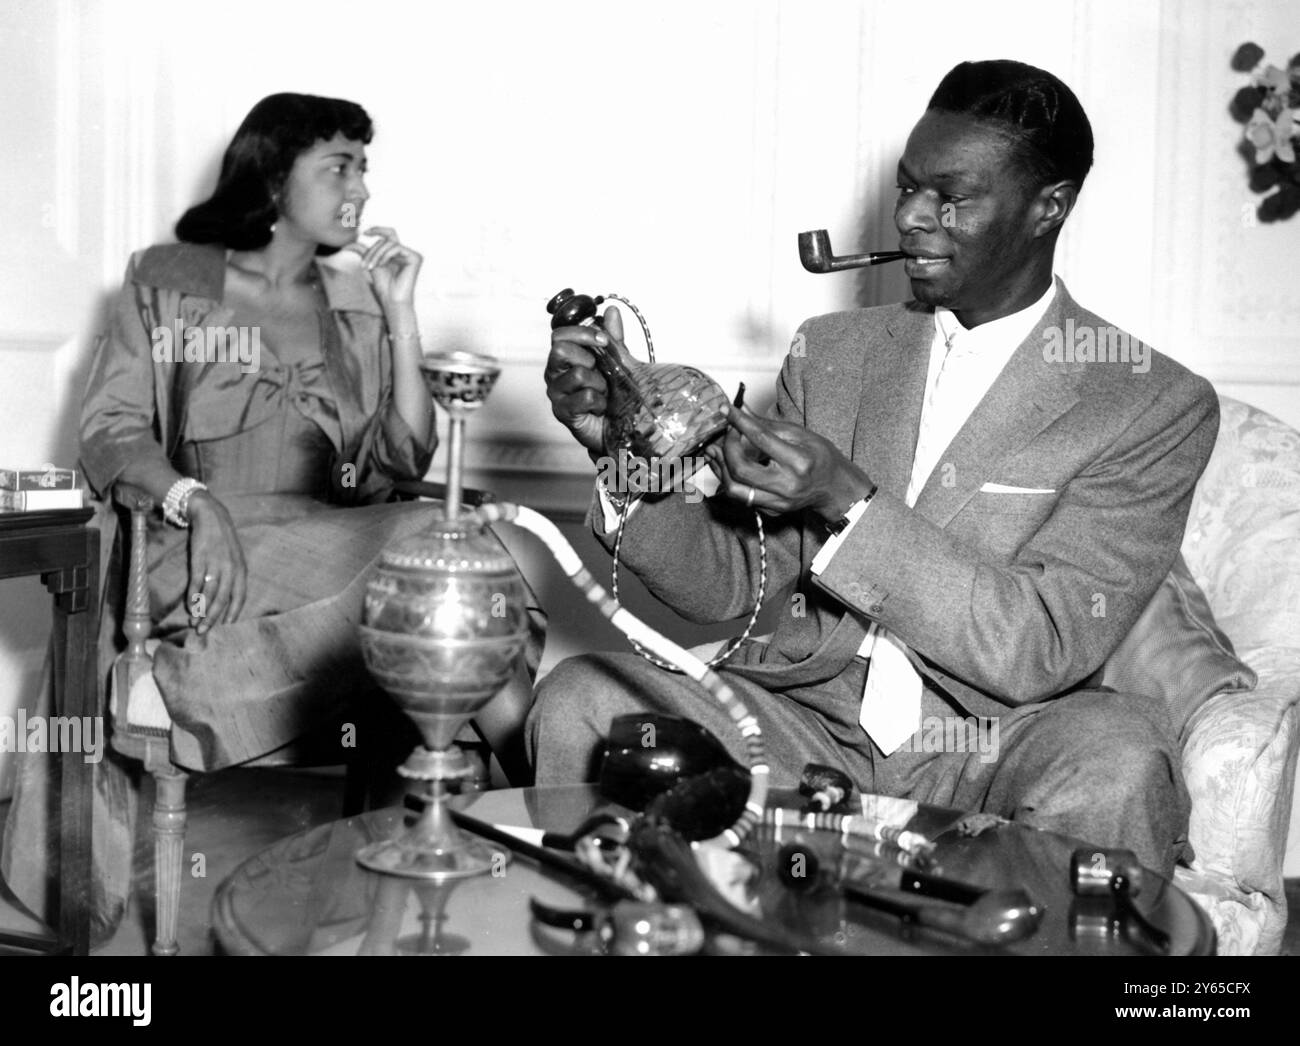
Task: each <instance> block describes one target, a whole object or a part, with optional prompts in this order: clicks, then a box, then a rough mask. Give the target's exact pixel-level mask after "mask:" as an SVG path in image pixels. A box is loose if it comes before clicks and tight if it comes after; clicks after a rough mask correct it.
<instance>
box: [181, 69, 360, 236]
mask: <svg viewBox="0 0 1300 1046" xmlns="http://www.w3.org/2000/svg"><path fill="white" fill-rule="evenodd" d="M336 134H342V135H343V137H344V138H347V139H348V140H349V141H355V142H361V143H362V144H364V145H369V144H370V139H371V138H372V137H373V135H374V127H373V125H372V124H371V122H370V117H369V116H368V115H367V114H366V111H365V110H364V109H362V108H361V106H359V105H357V104H356V103H355V102H347V101H344V100H342V99H340V98H319V97H317V96H316V95H311V94H288V93H285V94H272V95H268V96H267V97H265V98H263V99H262V100H261V101H260V102H258V103H257V104H256V105H255V106H253V108H252V109H251V110H250V111H249V113H248V115H247V116H246V117H244V122H243V123H241V124H240V125H239V129H238V130H237V131H236V132H235V137H234V139H233V140H232V141H231V143H230V146H229V147H228V148H227V149H226V154H225V156H224V157H222V160H221V174H220V176H219V177H218V178H217V187H216V189H215V190H214V191H213V193H212V195H211V196H210V197H209V198H208V199H206V200H204V201H203V202H202V203H199V204H195V205H194V206H193V207H191V208H190V209H189V210H188V211H186V212H185V214H184V215H183V216H182V217H181V220H180V221H178V222H177V223H176V238H177V239H178V240H180V241H182V242H183V243H217V244H220V245H221V246H223V247H228V248H230V249H231V250H236V251H247V250H256V249H257V248H259V247H265V246H266V245H267V244H268V243H270V242H271V225H272V223H274V222H275V220H276V218H278V217H279V214H280V208H279V207H278V206H277V204H276V196H277V194H278V193H279V192H280V191H281V189H283V188H284V183H285V180H286V179H287V178H288V177H289V172H290V170H292V169H293V162H294V161H295V160H296V159H298V157H299V156H300V155H301V154H302V153H304V152H306V151H307V150H308V149H310V148H311V147H312V146H313V145H315V144H316V143H317V142H328V141H329V140H330V139H331V138H333V137H334V136H335V135H336ZM317 253H318V254H333V253H334V249H332V248H329V247H321V248H318V250H317Z"/></svg>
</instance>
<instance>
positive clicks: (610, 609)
mask: <svg viewBox="0 0 1300 1046" xmlns="http://www.w3.org/2000/svg"><path fill="white" fill-rule="evenodd" d="M420 369H421V372H422V373H423V375H424V378H425V382H426V384H427V385H428V386H429V390H430V393H431V395H432V396H433V398H434V401H435V402H436V403H437V404H438V405H439V406H441V407H442V408H443V409H444V410H445V411H446V412H447V413H448V415H449V416H450V419H451V420H450V425H451V430H450V436H449V440H448V456H447V504H446V510H445V515H444V518H443V519H440V520H437V521H436V522H434V523H433V524H432V525H431V526H430V527H429V528H427V529H426V530H425V531H423V532H422V533H419V534H416V535H413V536H411V537H408V538H405V539H403V540H401V541H398V542H395V543H394V544H392V545H390V546H389V547H387V548H386V549H385V550H384V551H383V553H382V554H381V555H380V559H379V563H378V564H377V565H376V566H375V568H374V570H373V572H372V574H371V576H370V579H369V581H368V583H367V588H366V596H365V609H364V613H363V617H362V625H361V629H360V632H361V649H362V652H363V654H364V656H365V660H366V665H367V667H368V668H369V670H370V673H371V675H372V676H374V678H375V680H376V681H377V682H378V683H379V684H380V685H381V686H382V687H383V688H384V689H385V690H386V691H387V692H388V694H389V695H390V696H391V697H392V698H393V700H394V701H396V702H397V704H398V705H399V706H400V707H401V708H402V710H403V711H404V712H406V714H407V715H408V716H410V717H411V719H412V721H413V722H414V723H415V725H416V726H417V728H418V729H419V730H420V733H421V736H422V738H423V742H424V743H423V744H422V745H420V746H419V747H417V748H416V750H415V751H414V752H412V754H411V755H410V757H409V758H408V759H407V760H406V762H405V763H403V765H402V766H401V767H399V769H398V772H399V773H400V774H402V775H403V776H404V777H407V778H410V779H412V780H415V781H420V782H424V783H425V784H426V785H427V790H428V795H427V802H426V804H425V808H424V812H423V813H422V814H421V816H420V818H419V820H418V821H417V822H416V823H415V824H414V825H413V826H412V827H411V828H410V829H408V830H407V831H405V832H404V833H403V834H402V835H400V836H398V837H397V838H396V839H391V840H386V841H383V842H378V843H372V844H371V845H369V846H366V847H364V848H363V849H362V850H361V851H359V852H358V854H357V860H358V861H359V862H360V863H361V864H362V865H363V866H364V867H366V868H369V869H371V870H372V871H376V872H380V873H383V874H387V875H396V876H403V877H408V878H418V879H428V880H433V881H447V880H451V879H457V878H464V877H467V876H472V875H479V874H482V873H483V872H486V871H488V870H489V869H490V868H491V867H492V866H493V860H494V858H495V859H496V861H497V862H498V863H499V862H500V861H501V860H502V859H503V856H504V855H503V853H502V851H501V850H499V849H495V848H491V847H489V846H487V845H486V844H484V843H482V842H479V841H478V840H475V839H471V838H470V837H469V836H467V835H466V834H465V833H464V832H462V831H461V830H460V829H459V828H457V827H456V825H455V824H454V823H453V821H452V819H451V816H450V812H449V809H448V807H447V798H448V786H449V785H450V784H451V783H452V782H455V781H457V780H459V779H461V778H463V777H465V776H467V775H468V773H469V772H470V771H469V767H468V765H467V763H466V761H465V759H464V757H463V756H462V755H461V753H460V751H459V750H458V749H456V748H455V747H454V745H453V744H452V741H453V738H455V736H456V734H457V732H458V731H459V729H460V727H461V726H462V725H463V724H464V723H465V722H466V721H467V720H468V719H469V718H470V717H471V716H473V715H474V714H475V713H476V712H477V711H478V710H479V709H481V708H482V707H483V706H484V705H486V704H487V703H488V702H489V701H490V700H491V699H492V698H493V697H494V696H495V695H496V693H497V692H498V691H499V690H500V689H501V688H502V687H503V686H504V685H505V684H506V682H507V681H508V680H509V678H510V676H511V675H512V673H513V672H514V670H515V666H516V662H517V659H518V657H519V655H520V654H521V653H522V651H523V648H524V643H525V640H526V637H527V609H526V589H525V587H524V583H523V579H522V577H521V576H520V574H519V571H518V569H517V568H516V566H515V564H514V560H513V559H512V558H511V557H510V555H509V553H508V552H506V550H505V548H504V547H503V546H502V545H501V543H500V542H499V541H498V540H497V538H496V537H495V535H493V534H492V533H491V531H490V530H489V527H490V526H491V525H492V524H493V523H497V522H503V521H504V522H509V523H514V524H515V525H516V526H519V527H522V528H523V529H525V530H527V531H529V532H530V533H532V534H535V535H536V536H537V537H538V538H540V539H541V541H542V542H543V544H545V545H546V547H547V548H548V549H549V550H550V552H551V554H552V555H554V556H555V558H556V560H557V561H558V562H559V564H560V567H561V568H562V569H563V571H564V573H565V574H566V575H567V576H568V578H569V580H570V581H571V582H573V584H574V585H575V586H576V587H577V588H578V589H579V590H580V591H581V592H582V593H583V595H585V596H586V597H587V599H588V600H589V601H591V602H592V603H594V604H595V605H596V606H597V607H598V608H599V609H600V611H601V613H602V614H604V615H605V616H606V617H607V618H609V620H610V622H611V623H612V624H613V625H614V626H615V627H616V628H618V629H619V631H621V632H622V633H623V634H624V635H626V636H627V637H628V638H629V639H630V640H632V641H633V642H634V643H637V644H639V645H640V646H641V647H642V648H644V649H645V650H646V651H647V652H648V654H650V655H652V656H655V657H657V658H660V659H662V660H663V661H664V662H665V663H667V664H668V665H670V666H672V667H673V668H674V669H675V670H677V671H680V672H683V673H685V674H686V675H688V676H690V677H691V678H692V679H695V680H696V681H697V682H699V683H700V684H701V686H703V687H704V689H705V690H706V691H707V692H708V693H709V694H710V695H711V696H712V697H713V698H714V699H715V700H716V701H718V702H719V703H720V704H721V705H722V706H723V707H724V708H725V709H726V710H727V712H728V714H729V715H730V717H731V719H732V721H733V722H734V723H735V724H736V728H737V730H739V731H740V734H741V736H742V737H743V738H744V740H745V746H746V751H747V756H748V759H747V761H748V764H749V771H750V786H749V797H748V799H747V800H746V803H745V808H744V810H743V812H742V813H741V814H740V816H739V817H738V818H737V819H736V821H735V823H734V824H732V825H731V826H730V827H728V828H727V829H726V830H725V831H722V832H721V833H719V834H718V835H717V836H716V837H714V838H713V839H711V840H707V841H706V842H707V843H713V844H718V845H724V846H728V847H731V846H736V845H739V843H740V841H741V840H742V839H744V838H745V836H746V835H748V834H749V832H750V831H751V830H752V828H753V827H754V826H755V825H756V824H758V823H759V822H760V821H761V820H762V817H763V809H764V806H765V804H766V798H767V789H768V767H767V760H766V755H765V750H764V746H763V739H762V732H761V730H760V728H759V725H758V722H757V720H755V719H754V717H753V716H752V715H751V714H750V713H749V711H748V709H746V708H745V706H744V704H743V703H742V702H741V700H740V698H739V697H738V696H737V695H736V693H735V691H733V690H732V689H731V687H730V686H728V685H727V684H726V683H725V682H724V681H723V680H722V678H721V677H719V676H718V675H717V674H716V673H715V672H714V671H713V670H712V668H711V667H710V666H709V665H706V664H705V663H704V662H703V661H701V660H700V659H699V658H697V657H695V656H694V655H693V654H691V653H690V652H689V651H688V650H686V649H684V648H683V647H680V646H678V645H677V644H676V643H674V642H672V641H671V640H669V639H668V638H666V637H665V636H662V635H660V634H659V633H658V632H656V631H655V630H654V629H652V628H650V627H649V626H648V625H646V624H644V623H643V622H641V621H640V620H639V619H638V618H636V617H635V616H634V615H633V614H631V613H629V612H628V611H627V610H626V609H624V608H623V607H621V606H620V605H619V603H618V601H617V600H616V599H614V598H611V597H610V595H609V594H608V593H606V591H605V590H604V589H603V588H602V587H601V586H600V585H598V584H597V583H596V582H595V580H594V579H593V578H592V576H591V574H590V573H589V572H588V571H587V569H586V568H585V567H584V566H583V564H582V560H581V559H580V558H579V556H578V554H577V552H575V551H574V549H573V547H572V546H571V545H570V544H569V543H568V541H566V540H565V538H564V536H563V535H562V534H561V533H560V531H559V529H558V528H557V527H556V526H555V525H554V524H553V523H551V522H550V520H548V519H546V518H545V517H544V516H542V515H540V514H539V513H537V512H534V511H533V510H531V509H529V508H526V507H524V506H521V505H512V504H496V503H490V504H486V505H482V506H480V507H479V508H477V509H475V510H473V511H470V510H467V509H466V508H465V507H464V506H462V505H461V504H460V492H461V491H462V490H463V489H464V485H463V478H464V460H463V458H464V429H465V423H466V421H467V419H468V417H469V415H470V414H472V413H474V412H475V411H477V410H478V409H479V408H480V407H481V406H482V404H483V403H484V401H485V400H486V399H487V396H488V394H489V393H490V392H491V390H492V386H493V385H494V384H495V382H496V379H497V376H498V375H499V374H500V368H499V366H498V365H497V364H496V361H495V360H493V359H492V358H490V357H486V356H478V355H473V354H468V353H453V354H448V355H435V356H426V357H425V359H424V361H423V363H422V364H421V368H420Z"/></svg>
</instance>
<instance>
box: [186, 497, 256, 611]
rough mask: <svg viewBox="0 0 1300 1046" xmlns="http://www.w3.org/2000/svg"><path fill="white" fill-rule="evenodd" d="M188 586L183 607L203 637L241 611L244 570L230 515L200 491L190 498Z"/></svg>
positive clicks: (245, 586)
mask: <svg viewBox="0 0 1300 1046" xmlns="http://www.w3.org/2000/svg"><path fill="white" fill-rule="evenodd" d="M188 514H189V517H190V584H189V588H188V589H187V590H186V593H185V606H186V608H187V609H188V610H189V612H190V621H191V623H192V624H193V625H194V626H195V628H196V629H197V630H198V633H199V635H203V634H204V633H205V632H207V631H208V629H210V628H211V627H212V626H213V625H226V624H230V623H231V622H233V621H234V620H236V619H237V618H238V617H239V614H240V612H241V611H242V610H243V609H244V599H245V597H246V596H247V595H248V568H247V567H246V566H245V564H244V549H243V547H242V546H241V545H240V543H239V535H238V534H237V533H236V532H235V524H234V523H233V522H231V519H230V513H229V512H227V511H226V507H225V506H224V505H223V504H221V502H220V501H218V500H217V499H216V498H214V497H213V496H212V495H211V494H209V493H208V492H207V491H204V490H197V491H195V492H194V493H193V494H192V495H190V500H189V506H188Z"/></svg>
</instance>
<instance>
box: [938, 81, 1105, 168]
mask: <svg viewBox="0 0 1300 1046" xmlns="http://www.w3.org/2000/svg"><path fill="white" fill-rule="evenodd" d="M929 107H930V108H931V109H937V110H939V111H941V112H946V113H962V114H965V115H967V116H971V117H974V118H975V119H977V120H982V121H985V122H987V123H989V124H992V125H994V126H996V127H997V128H998V129H999V130H1001V131H1002V132H1003V133H1005V134H1006V135H1007V136H1008V138H1009V139H1010V142H1011V146H1012V153H1013V155H1014V156H1015V158H1016V159H1017V161H1018V162H1019V163H1020V165H1021V167H1022V168H1023V170H1024V171H1025V173H1026V174H1027V175H1028V176H1029V177H1030V178H1031V179H1033V181H1034V182H1035V183H1036V184H1037V185H1038V186H1043V185H1050V184H1051V183H1052V182H1059V181H1063V180H1065V179H1069V180H1071V181H1073V182H1074V183H1075V184H1076V185H1077V186H1078V187H1079V188H1082V187H1083V179H1084V178H1085V177H1087V174H1088V171H1089V170H1090V169H1091V168H1092V145H1093V142H1092V125H1091V124H1090V123H1089V122H1088V115H1087V114H1086V113H1085V112H1084V111H1083V106H1082V105H1080V104H1079V99H1078V98H1076V97H1075V96H1074V92H1073V91H1071V90H1070V89H1069V88H1068V87H1066V86H1065V84H1064V83H1062V82H1061V81H1060V80H1058V79H1057V78H1056V77H1055V76H1053V75H1052V74H1051V73H1049V72H1047V71H1046V70H1043V69H1037V68H1035V67H1034V66H1032V65H1026V64H1025V63H1024V62H1012V61H1008V60H1006V59H1000V60H997V61H989V62H962V63H961V65H958V66H956V67H955V68H953V70H952V71H951V72H950V73H948V75H947V76H945V77H944V78H943V79H942V80H941V81H940V82H939V86H938V87H937V88H935V92H934V94H933V95H932V96H931V98H930V106H929Z"/></svg>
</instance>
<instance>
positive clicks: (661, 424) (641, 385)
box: [546, 288, 728, 489]
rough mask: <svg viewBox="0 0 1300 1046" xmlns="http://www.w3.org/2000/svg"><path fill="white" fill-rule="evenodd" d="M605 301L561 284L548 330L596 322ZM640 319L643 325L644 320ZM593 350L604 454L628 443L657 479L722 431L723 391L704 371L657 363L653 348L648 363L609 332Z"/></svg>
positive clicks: (550, 309)
mask: <svg viewBox="0 0 1300 1046" xmlns="http://www.w3.org/2000/svg"><path fill="white" fill-rule="evenodd" d="M604 300H605V298H604V297H603V296H599V297H595V298H593V297H591V296H590V295H587V294H574V293H573V291H572V289H570V288H565V289H564V290H562V291H560V292H559V293H558V294H557V295H555V297H553V298H552V299H551V300H550V301H549V302H548V303H547V305H546V311H547V312H549V313H550V314H551V329H552V330H555V329H558V328H560V327H566V326H595V327H601V326H602V318H601V317H600V316H598V315H597V314H596V309H597V306H599V305H600V304H601V303H602V302H603V301H604ZM638 318H640V317H639V315H638ZM641 322H642V324H643V327H644V322H645V321H644V320H642V321H641ZM602 329H603V327H602ZM607 333H608V332H607ZM647 335H648V331H647ZM648 344H650V343H649V340H648V337H647V345H648ZM594 354H595V356H596V367H597V369H598V370H599V371H600V373H601V374H602V375H603V376H604V378H605V383H606V386H607V392H606V406H605V426H604V433H603V439H604V449H605V453H606V454H608V455H610V456H614V455H617V454H618V452H619V450H620V449H621V448H623V447H627V448H629V449H630V450H631V452H632V454H633V455H635V456H636V457H639V458H644V459H646V460H647V461H649V462H650V463H651V464H652V465H653V466H654V468H655V470H656V471H657V473H658V477H659V478H660V479H662V478H663V476H664V473H665V470H666V469H667V468H668V467H669V466H671V465H672V464H673V463H674V462H676V461H678V460H680V459H682V458H684V457H687V456H689V455H692V454H694V453H696V452H697V451H699V450H700V449H702V448H703V447H704V446H705V445H706V444H708V443H710V442H712V441H713V439H714V438H716V437H717V436H719V435H721V434H722V433H723V432H725V431H726V428H727V407H728V398H727V394H726V393H725V392H723V391H722V387H721V386H720V385H718V383H717V382H715V381H714V380H713V379H712V378H710V377H709V376H708V375H707V374H705V373H704V372H702V371H699V370H696V369H695V368H694V367H688V366H685V365H683V364H680V363H659V362H656V361H655V359H654V353H653V350H651V353H650V362H649V363H642V362H641V361H639V360H637V359H635V358H634V357H633V356H632V354H631V353H630V352H628V350H627V346H626V345H624V344H623V343H622V342H621V341H619V340H618V339H617V338H614V337H612V336H611V337H610V344H609V345H608V347H607V348H605V349H604V350H601V351H596V352H595V353H594ZM652 489H654V488H652Z"/></svg>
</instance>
